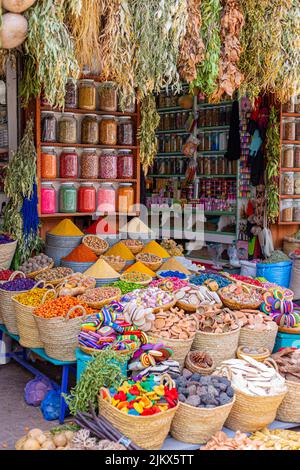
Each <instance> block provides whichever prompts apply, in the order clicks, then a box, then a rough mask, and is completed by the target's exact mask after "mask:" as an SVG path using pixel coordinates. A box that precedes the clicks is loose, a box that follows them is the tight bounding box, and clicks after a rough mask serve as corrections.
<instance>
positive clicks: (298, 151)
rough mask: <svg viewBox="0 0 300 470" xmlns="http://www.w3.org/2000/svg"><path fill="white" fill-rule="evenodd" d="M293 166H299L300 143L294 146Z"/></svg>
mask: <svg viewBox="0 0 300 470" xmlns="http://www.w3.org/2000/svg"><path fill="white" fill-rule="evenodd" d="M294 168H300V145H295V147H294Z"/></svg>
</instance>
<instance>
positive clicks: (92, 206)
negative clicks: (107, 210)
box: [78, 183, 96, 213]
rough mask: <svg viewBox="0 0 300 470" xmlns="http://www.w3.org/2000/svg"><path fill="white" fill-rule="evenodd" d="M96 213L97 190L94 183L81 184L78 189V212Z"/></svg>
mask: <svg viewBox="0 0 300 470" xmlns="http://www.w3.org/2000/svg"><path fill="white" fill-rule="evenodd" d="M95 211H96V189H95V186H94V185H93V184H92V183H81V185H80V187H79V189H78V212H91V213H92V212H95Z"/></svg>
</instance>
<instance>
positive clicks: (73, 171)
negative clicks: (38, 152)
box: [41, 147, 134, 179]
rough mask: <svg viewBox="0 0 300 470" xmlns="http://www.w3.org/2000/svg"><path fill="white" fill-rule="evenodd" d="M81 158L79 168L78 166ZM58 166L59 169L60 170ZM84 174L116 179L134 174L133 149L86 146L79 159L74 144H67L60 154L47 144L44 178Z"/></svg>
mask: <svg viewBox="0 0 300 470" xmlns="http://www.w3.org/2000/svg"><path fill="white" fill-rule="evenodd" d="M79 161H80V169H79ZM58 168H59V173H58ZM58 174H59V177H60V178H79V177H80V178H83V179H98V178H100V179H116V178H122V179H124V178H133V176H134V158H133V154H132V152H131V150H126V149H122V150H119V151H116V150H114V149H103V150H101V155H98V153H97V151H96V149H90V148H88V149H83V151H82V153H81V156H80V159H79V156H78V153H77V152H76V149H75V148H64V149H63V151H62V152H61V154H60V156H59V165H58V156H57V153H56V151H55V148H54V147H44V149H43V150H42V157H41V177H42V178H45V179H55V178H57V177H58Z"/></svg>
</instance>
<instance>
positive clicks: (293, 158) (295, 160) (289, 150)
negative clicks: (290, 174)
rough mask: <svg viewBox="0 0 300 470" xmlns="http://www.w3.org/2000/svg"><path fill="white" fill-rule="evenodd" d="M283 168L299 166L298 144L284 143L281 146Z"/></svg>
mask: <svg viewBox="0 0 300 470" xmlns="http://www.w3.org/2000/svg"><path fill="white" fill-rule="evenodd" d="M282 166H283V168H300V145H284V146H283V147H282Z"/></svg>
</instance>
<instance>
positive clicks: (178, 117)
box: [175, 113, 182, 129]
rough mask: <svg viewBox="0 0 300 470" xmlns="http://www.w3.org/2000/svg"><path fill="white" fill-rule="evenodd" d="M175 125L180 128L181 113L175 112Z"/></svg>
mask: <svg viewBox="0 0 300 470" xmlns="http://www.w3.org/2000/svg"><path fill="white" fill-rule="evenodd" d="M175 116H176V127H175V129H182V113H176V115H175Z"/></svg>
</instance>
